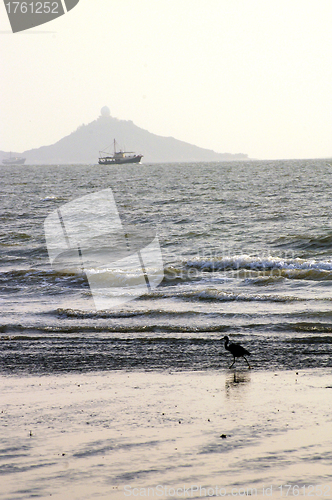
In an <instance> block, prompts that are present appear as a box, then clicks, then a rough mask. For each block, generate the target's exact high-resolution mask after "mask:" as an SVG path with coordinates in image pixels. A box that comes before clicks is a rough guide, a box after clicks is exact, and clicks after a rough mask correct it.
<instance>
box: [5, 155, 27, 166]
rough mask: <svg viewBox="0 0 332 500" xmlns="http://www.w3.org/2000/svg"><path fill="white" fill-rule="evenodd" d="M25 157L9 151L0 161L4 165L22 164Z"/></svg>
mask: <svg viewBox="0 0 332 500" xmlns="http://www.w3.org/2000/svg"><path fill="white" fill-rule="evenodd" d="M25 160H26V158H22V157H21V156H12V154H11V153H10V155H9V158H3V160H2V163H3V164H4V165H23V163H24V162H25Z"/></svg>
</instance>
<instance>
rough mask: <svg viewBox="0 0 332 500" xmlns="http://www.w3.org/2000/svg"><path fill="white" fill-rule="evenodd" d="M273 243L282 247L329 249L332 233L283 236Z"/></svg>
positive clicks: (331, 245) (331, 246)
mask: <svg viewBox="0 0 332 500" xmlns="http://www.w3.org/2000/svg"><path fill="white" fill-rule="evenodd" d="M273 243H274V244H275V245H276V246H278V247H280V248H283V247H286V248H297V249H303V250H317V249H328V248H332V234H323V235H316V236H310V235H307V234H297V235H293V236H281V237H279V238H278V239H277V240H275V241H274V242H273Z"/></svg>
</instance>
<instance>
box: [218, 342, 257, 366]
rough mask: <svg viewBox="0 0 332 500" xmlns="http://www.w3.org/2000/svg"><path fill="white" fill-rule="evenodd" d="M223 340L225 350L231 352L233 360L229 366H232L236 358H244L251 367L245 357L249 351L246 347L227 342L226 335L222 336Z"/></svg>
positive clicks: (248, 354)
mask: <svg viewBox="0 0 332 500" xmlns="http://www.w3.org/2000/svg"><path fill="white" fill-rule="evenodd" d="M223 340H224V341H225V349H227V351H229V352H230V353H231V354H233V358H234V361H233V363H232V364H231V366H230V368H232V366H233V365H234V363H235V361H236V358H244V359H245V360H246V362H247V365H248V367H249V368H251V367H250V365H249V362H248V360H247V358H246V356H250V352H249V351H247V349H245V348H244V347H242V345H240V344H235V343H232V344H229V338H228V337H227V335H226V336H225V337H224V338H223Z"/></svg>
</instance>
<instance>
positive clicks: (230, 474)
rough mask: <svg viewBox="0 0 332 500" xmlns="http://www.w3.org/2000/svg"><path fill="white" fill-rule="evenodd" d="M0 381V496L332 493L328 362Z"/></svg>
mask: <svg viewBox="0 0 332 500" xmlns="http://www.w3.org/2000/svg"><path fill="white" fill-rule="evenodd" d="M0 383H1V388H2V398H1V406H0V422H1V427H0V442H1V450H2V453H1V463H0V484H1V490H0V498H1V499H5V500H13V499H15V500H19V499H22V500H23V499H24V500H26V499H28V498H52V499H56V500H76V499H77V500H85V499H105V500H106V499H107V500H108V499H109V500H111V499H114V500H117V499H123V498H136V497H140V498H142V497H146V498H161V499H162V498H207V497H213V496H219V497H225V496H227V497H247V496H250V497H254V498H260V499H263V498H286V497H288V498H293V497H296V496H297V497H298V498H306V497H311V498H332V370H331V369H328V370H323V369H321V370H320V369H313V370H303V371H301V370H300V371H256V370H247V369H244V370H222V371H206V372H155V371H154V372H125V371H111V372H108V373H103V374H100V373H96V374H74V375H59V376H54V375H52V376H41V377H40V376H38V377H34V376H1V377H0ZM286 485H290V486H289V487H288V486H286ZM320 485H321V486H320ZM281 487H282V488H281Z"/></svg>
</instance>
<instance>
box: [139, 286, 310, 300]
mask: <svg viewBox="0 0 332 500" xmlns="http://www.w3.org/2000/svg"><path fill="white" fill-rule="evenodd" d="M166 298H173V299H177V300H184V301H192V302H199V301H201V302H213V301H215V302H233V301H238V302H255V301H257V302H294V301H303V300H307V299H304V298H300V297H295V296H293V295H278V294H266V293H264V294H257V293H245V292H242V293H234V292H226V291H222V290H217V289H215V288H206V289H204V290H193V291H184V290H176V289H175V290H170V291H168V292H165V291H158V290H157V291H153V292H152V293H150V294H148V295H142V296H141V297H140V298H139V299H138V300H156V299H166Z"/></svg>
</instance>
